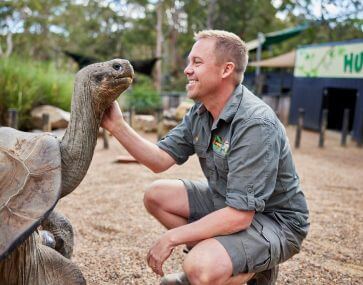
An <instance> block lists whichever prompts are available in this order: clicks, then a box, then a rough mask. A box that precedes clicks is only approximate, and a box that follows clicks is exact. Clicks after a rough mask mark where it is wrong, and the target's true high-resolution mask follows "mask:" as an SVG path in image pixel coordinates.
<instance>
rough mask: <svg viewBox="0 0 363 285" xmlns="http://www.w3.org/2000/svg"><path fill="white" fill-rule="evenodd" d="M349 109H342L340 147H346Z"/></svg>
mask: <svg viewBox="0 0 363 285" xmlns="http://www.w3.org/2000/svg"><path fill="white" fill-rule="evenodd" d="M349 112H350V111H349V109H344V115H343V127H342V139H341V141H340V145H341V146H346V145H347V135H348V129H349Z"/></svg>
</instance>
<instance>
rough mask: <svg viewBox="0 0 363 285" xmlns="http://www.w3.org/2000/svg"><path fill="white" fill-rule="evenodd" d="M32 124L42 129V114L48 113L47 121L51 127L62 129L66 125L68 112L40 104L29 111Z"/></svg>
mask: <svg viewBox="0 0 363 285" xmlns="http://www.w3.org/2000/svg"><path fill="white" fill-rule="evenodd" d="M30 114H31V117H32V124H33V125H34V127H36V128H39V129H42V127H43V126H42V125H43V122H42V121H43V119H42V117H43V114H49V121H50V125H51V128H52V129H63V128H66V127H67V126H68V122H69V118H70V113H69V112H66V111H64V110H62V109H60V108H57V107H54V106H51V105H42V106H38V107H36V108H34V109H33V110H32V111H31V113H30Z"/></svg>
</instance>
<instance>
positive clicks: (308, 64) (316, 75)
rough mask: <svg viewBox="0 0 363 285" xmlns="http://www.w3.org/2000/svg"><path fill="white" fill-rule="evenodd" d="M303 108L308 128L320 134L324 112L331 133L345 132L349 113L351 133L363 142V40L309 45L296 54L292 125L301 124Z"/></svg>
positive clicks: (291, 107)
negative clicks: (299, 115) (324, 112)
mask: <svg viewBox="0 0 363 285" xmlns="http://www.w3.org/2000/svg"><path fill="white" fill-rule="evenodd" d="M300 108H303V109H304V111H305V115H304V127H305V128H309V129H313V130H319V128H320V123H321V119H322V112H323V109H327V110H328V125H327V128H328V129H332V130H337V131H340V130H341V129H342V122H343V113H344V109H349V111H350V117H349V131H350V132H351V135H352V137H353V138H355V139H363V138H362V132H363V39H359V40H353V41H347V42H337V43H327V44H319V45H309V46H303V47H300V48H299V49H298V50H297V52H296V60H295V68H294V83H293V92H292V98H291V105H290V116H289V121H290V123H292V124H296V123H297V119H298V110H299V109H300Z"/></svg>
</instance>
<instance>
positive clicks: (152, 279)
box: [57, 127, 363, 285]
mask: <svg viewBox="0 0 363 285" xmlns="http://www.w3.org/2000/svg"><path fill="white" fill-rule="evenodd" d="M294 132H295V130H294V128H293V127H289V128H288V133H289V137H290V141H291V143H292V144H293V137H294ZM145 137H147V138H148V139H150V140H151V141H156V138H155V136H154V135H152V134H145ZM339 139H340V138H339V135H338V134H337V133H332V132H329V133H328V134H327V138H326V147H325V148H324V149H319V148H318V147H317V144H318V135H317V134H316V133H312V132H308V131H304V132H303V134H302V142H301V148H300V149H299V150H294V159H295V163H296V166H297V169H298V173H299V176H300V178H301V181H302V185H303V189H304V192H305V195H306V197H307V199H308V204H309V208H310V211H311V230H310V233H309V236H308V238H307V239H306V240H305V242H304V245H303V249H302V251H301V253H300V254H298V255H296V256H294V257H293V258H292V259H291V260H289V261H287V262H285V263H284V264H282V265H281V266H280V274H279V279H278V284H301V285H302V284H304V285H305V284H363V242H362V240H363V233H362V228H363V227H362V226H363V211H362V205H363V149H362V148H360V149H358V148H357V147H356V146H355V144H354V143H352V142H350V143H348V147H346V148H342V147H340V146H339ZM120 154H126V151H125V150H124V149H123V148H122V147H121V146H120V145H119V144H118V143H117V142H116V141H115V140H114V139H112V138H111V139H110V149H108V150H104V149H102V142H101V141H99V143H98V144H97V147H96V151H95V156H94V159H93V161H92V164H91V167H90V169H89V171H88V174H87V176H86V177H85V179H84V180H83V182H82V183H81V185H80V186H79V188H78V189H77V190H76V191H75V192H73V193H72V194H71V195H69V196H67V197H66V198H64V199H63V200H62V201H61V202H60V203H59V205H58V206H57V209H58V210H59V211H61V212H62V213H64V214H65V215H66V216H67V217H68V218H69V219H70V220H71V222H72V224H73V226H74V229H75V233H76V236H75V243H76V245H75V251H74V257H73V260H74V261H75V262H76V263H77V264H78V265H79V266H80V267H81V270H82V271H83V273H84V275H85V277H86V279H87V282H88V284H98V285H106V284H125V285H126V284H153V285H154V284H158V280H159V278H158V277H157V276H156V275H155V274H154V273H152V271H151V270H150V269H149V268H148V267H147V265H146V262H145V256H146V253H147V250H148V249H149V247H150V246H151V245H152V243H153V241H155V240H156V239H157V238H158V236H159V235H160V234H162V233H163V232H164V231H165V230H164V229H163V227H162V226H160V225H159V224H158V223H157V222H156V221H155V220H154V219H153V218H152V217H151V216H150V215H148V214H147V212H146V210H145V209H144V207H143V203H142V200H143V192H144V189H145V187H146V185H148V184H149V183H151V182H152V181H153V180H155V179H159V178H180V177H185V178H190V179H197V178H200V177H202V172H201V170H200V168H199V163H198V160H197V158H196V157H195V156H193V157H191V158H190V159H189V160H188V162H187V163H186V164H184V165H183V166H174V167H172V168H171V169H170V170H168V171H167V172H165V173H162V174H153V173H152V172H151V171H149V170H148V169H146V168H145V167H144V166H142V165H140V164H136V163H131V164H117V163H114V161H115V159H116V158H117V157H118V156H119V155H120ZM183 255H184V253H182V248H181V247H178V248H177V249H176V250H175V251H174V253H173V254H172V256H171V257H170V258H169V260H167V262H166V263H165V265H164V272H166V273H169V272H174V271H180V269H181V262H182V259H183Z"/></svg>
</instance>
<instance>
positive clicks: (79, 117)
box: [0, 59, 134, 285]
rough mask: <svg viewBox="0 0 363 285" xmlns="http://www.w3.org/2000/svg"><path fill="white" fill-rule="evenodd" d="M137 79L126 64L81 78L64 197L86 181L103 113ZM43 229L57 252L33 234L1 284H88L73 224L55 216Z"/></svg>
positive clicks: (66, 139)
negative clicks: (75, 255) (76, 260)
mask: <svg viewBox="0 0 363 285" xmlns="http://www.w3.org/2000/svg"><path fill="white" fill-rule="evenodd" d="M133 76H134V74H133V69H132V66H131V65H130V63H129V62H128V61H127V60H121V59H115V60H111V61H107V62H103V63H96V64H93V65H90V66H87V67H85V68H83V69H82V70H80V71H79V72H78V73H77V75H76V81H75V87H74V94H73V98H72V109H71V119H70V122H69V125H68V128H67V130H66V133H65V135H64V136H63V139H62V140H61V141H60V152H61V172H62V180H61V197H63V196H65V195H68V194H69V193H71V192H72V191H73V190H74V189H75V188H76V187H77V186H78V185H79V183H80V182H81V181H82V179H83V178H84V176H85V174H86V172H87V170H88V167H89V165H90V163H91V160H92V156H93V152H94V148H95V146H96V141H97V134H98V130H99V127H100V122H101V119H102V116H103V113H104V111H105V110H106V109H107V107H108V106H109V105H110V104H111V103H112V102H113V101H114V100H115V99H116V98H117V97H118V96H119V95H120V94H121V93H122V92H123V91H125V90H126V89H127V88H128V87H129V86H130V84H131V83H132V79H133ZM0 190H1V189H0ZM42 228H43V229H44V230H47V231H49V232H50V233H51V235H52V236H54V239H55V248H54V249H53V248H51V247H48V246H45V245H44V244H43V242H42V240H41V237H40V236H39V234H38V232H37V231H34V232H32V233H30V236H29V237H28V238H27V239H25V240H24V241H23V242H22V243H21V244H20V245H19V246H17V247H16V248H15V249H14V250H13V251H12V252H11V253H10V254H9V255H8V256H7V257H5V258H4V259H2V260H1V261H0V284H7V285H28V284H31V285H81V284H86V281H85V279H84V277H83V275H82V272H81V271H80V270H79V268H78V267H77V266H76V265H75V264H73V263H72V262H71V261H70V260H69V259H68V258H69V257H70V256H71V254H72V250H73V230H72V227H71V225H70V223H69V222H68V221H67V220H66V219H65V218H64V217H63V216H61V215H59V214H57V213H55V212H53V213H51V214H50V215H49V216H48V217H45V219H44V220H43V223H42ZM14 242H15V241H14ZM66 257H68V258H66Z"/></svg>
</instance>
